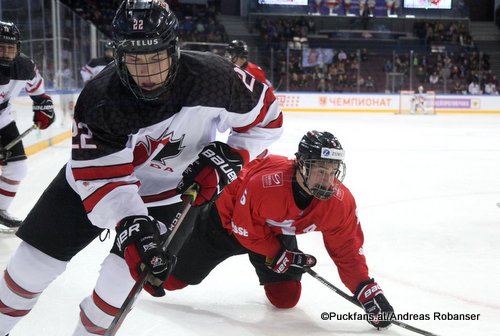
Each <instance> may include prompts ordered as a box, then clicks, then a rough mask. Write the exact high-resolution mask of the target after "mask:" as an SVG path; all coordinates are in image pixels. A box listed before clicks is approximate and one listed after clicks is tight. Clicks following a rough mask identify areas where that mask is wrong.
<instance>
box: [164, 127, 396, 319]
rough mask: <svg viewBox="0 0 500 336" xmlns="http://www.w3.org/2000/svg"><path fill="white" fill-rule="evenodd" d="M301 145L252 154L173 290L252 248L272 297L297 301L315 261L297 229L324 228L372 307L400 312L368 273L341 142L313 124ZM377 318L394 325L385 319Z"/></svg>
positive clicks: (205, 225) (174, 277) (211, 213)
mask: <svg viewBox="0 0 500 336" xmlns="http://www.w3.org/2000/svg"><path fill="white" fill-rule="evenodd" d="M298 147H299V148H298V152H297V153H296V158H295V160H290V159H288V158H286V157H283V156H276V155H269V156H267V157H265V158H259V159H256V160H254V161H252V162H251V163H250V164H249V165H247V166H246V167H245V168H244V169H243V171H242V172H241V174H240V176H239V177H238V179H237V180H236V181H235V182H233V183H232V184H230V185H229V186H228V187H227V188H226V189H224V191H223V192H222V194H221V196H220V197H219V198H218V200H217V201H216V202H215V206H212V207H211V208H210V209H208V210H207V211H205V212H203V213H202V214H200V217H199V220H198V221H197V224H196V225H195V229H194V231H193V233H192V236H191V237H190V239H189V240H188V241H187V242H186V243H185V244H184V245H183V247H182V249H181V251H180V253H179V254H178V263H177V265H176V267H175V269H174V271H173V273H172V274H171V275H170V277H169V278H168V280H167V281H166V282H165V288H166V289H168V290H176V289H181V288H184V287H185V286H186V285H188V284H190V285H195V284H198V283H200V282H201V281H202V280H203V279H204V278H205V277H206V276H207V275H208V274H209V273H210V271H211V270H212V269H214V268H215V267H216V266H217V265H218V264H219V263H221V262H222V261H224V260H225V259H227V258H229V257H231V256H233V255H238V254H245V253H247V254H248V255H249V259H250V262H251V263H252V265H253V266H254V268H255V271H256V273H257V276H258V278H259V281H260V283H261V285H264V291H265V293H266V296H267V298H268V299H269V301H270V302H271V303H272V304H273V305H274V306H276V307H278V308H292V307H294V306H295V305H296V304H297V302H298V301H299V298H300V293H301V283H300V280H301V276H302V273H303V269H304V267H310V266H311V265H314V263H315V258H314V257H312V256H310V255H307V254H304V253H302V252H301V251H300V250H299V249H298V247H297V241H296V237H295V235H298V234H303V233H307V232H312V231H320V232H321V233H322V234H323V241H324V244H325V247H326V249H327V251H328V253H329V255H330V257H331V258H332V260H333V261H334V263H335V265H336V266H337V268H338V272H339V274H340V278H341V280H342V282H343V283H344V284H345V285H346V287H347V288H349V289H350V290H351V291H352V293H354V295H355V298H356V299H357V300H358V301H359V302H360V303H361V305H362V306H363V308H364V309H365V311H366V312H367V313H370V314H374V315H378V314H383V313H387V314H390V313H391V312H393V308H392V307H391V305H390V304H389V302H388V301H387V299H386V297H385V296H384V293H383V292H382V290H381V288H380V286H379V285H378V284H377V283H376V282H375V280H374V279H372V278H370V276H369V274H368V267H367V265H366V260H365V256H364V255H363V239H364V238H363V232H362V230H361V226H360V223H359V220H358V217H357V215H356V204H355V201H354V198H353V196H352V194H351V192H350V191H349V189H347V188H346V187H345V186H344V185H343V184H342V180H343V178H344V174H345V164H344V150H343V148H342V146H341V144H340V142H339V141H338V140H337V138H335V137H334V136H333V135H332V134H331V133H328V132H317V131H311V132H308V133H307V134H306V135H304V137H303V138H302V140H301V141H300V143H299V146H298ZM370 323H372V324H373V325H374V326H375V327H376V328H386V327H388V326H389V325H390V322H388V321H386V320H373V321H372V322H370Z"/></svg>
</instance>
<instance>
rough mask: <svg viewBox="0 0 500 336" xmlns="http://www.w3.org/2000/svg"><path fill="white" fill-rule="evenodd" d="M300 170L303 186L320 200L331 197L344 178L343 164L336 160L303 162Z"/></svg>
mask: <svg viewBox="0 0 500 336" xmlns="http://www.w3.org/2000/svg"><path fill="white" fill-rule="evenodd" d="M301 170H302V171H301V172H302V176H303V177H304V183H305V185H306V186H307V188H308V189H309V191H310V192H311V193H312V195H313V196H314V197H316V198H318V199H320V200H325V199H328V198H330V197H332V196H333V195H334V194H335V193H336V192H337V190H338V189H339V188H340V185H341V184H342V181H343V180H344V176H345V164H344V162H342V161H338V160H320V159H313V160H303V161H302V167H301Z"/></svg>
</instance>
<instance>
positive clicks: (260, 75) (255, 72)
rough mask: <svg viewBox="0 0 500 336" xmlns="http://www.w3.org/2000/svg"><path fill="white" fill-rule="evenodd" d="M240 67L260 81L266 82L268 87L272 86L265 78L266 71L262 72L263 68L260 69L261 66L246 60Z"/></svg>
mask: <svg viewBox="0 0 500 336" xmlns="http://www.w3.org/2000/svg"><path fill="white" fill-rule="evenodd" d="M241 68H242V69H243V70H245V71H246V72H249V73H250V74H251V75H252V76H254V77H255V78H257V79H258V80H259V81H260V82H261V83H264V84H266V85H267V86H269V87H270V88H272V87H273V85H272V84H271V82H270V81H268V80H267V78H266V73H265V72H264V70H262V68H261V67H260V66H258V65H257V64H254V63H252V62H246V63H245V64H243V65H242V66H241Z"/></svg>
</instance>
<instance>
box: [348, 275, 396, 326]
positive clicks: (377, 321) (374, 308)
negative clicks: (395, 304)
mask: <svg viewBox="0 0 500 336" xmlns="http://www.w3.org/2000/svg"><path fill="white" fill-rule="evenodd" d="M354 296H355V297H356V299H357V300H358V301H359V303H361V305H362V306H363V309H364V310H365V312H366V313H367V314H370V315H371V318H370V319H369V320H368V322H369V323H371V324H372V325H373V326H374V327H375V328H377V329H378V330H380V329H385V328H388V327H389V326H390V325H391V321H390V320H391V319H392V315H393V313H394V309H393V308H392V306H391V305H390V304H389V301H387V299H386V297H385V295H384V292H382V289H380V286H379V285H378V284H377V283H376V282H375V280H374V279H370V280H367V281H363V282H362V283H361V284H360V285H359V286H358V288H357V289H356V292H355V294H354Z"/></svg>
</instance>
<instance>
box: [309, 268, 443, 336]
mask: <svg viewBox="0 0 500 336" xmlns="http://www.w3.org/2000/svg"><path fill="white" fill-rule="evenodd" d="M304 271H306V272H307V273H309V274H310V275H311V276H312V277H313V278H314V279H316V280H318V281H319V282H321V283H322V284H323V285H325V286H326V287H328V288H330V289H331V290H332V291H334V292H335V293H337V294H338V295H340V296H342V297H343V298H344V299H346V300H347V301H349V302H351V303H353V304H355V305H356V306H358V307H361V303H359V302H358V300H356V299H355V298H353V297H352V296H350V295H348V294H346V293H345V292H343V291H342V290H341V289H339V288H337V287H335V286H334V285H333V284H332V283H330V282H329V281H327V280H326V279H325V278H323V277H322V276H320V275H318V273H316V272H315V271H313V270H312V269H310V268H304ZM361 308H362V307H361ZM391 323H392V324H394V325H397V326H398V327H401V328H403V329H406V330H410V331H413V332H415V333H417V334H421V335H425V336H439V335H437V334H434V333H431V332H430V331H425V330H422V329H419V328H416V327H413V326H411V325H408V324H406V323H404V322H400V321H397V320H391Z"/></svg>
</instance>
